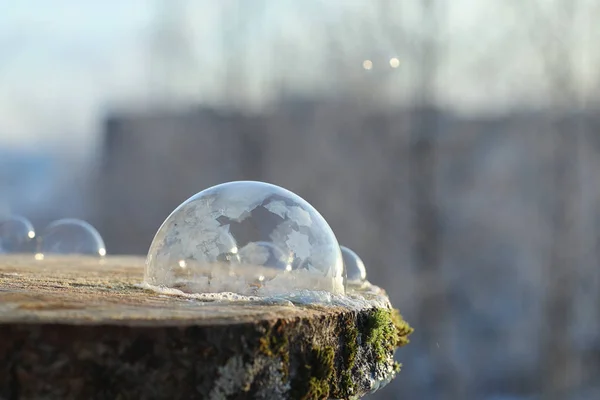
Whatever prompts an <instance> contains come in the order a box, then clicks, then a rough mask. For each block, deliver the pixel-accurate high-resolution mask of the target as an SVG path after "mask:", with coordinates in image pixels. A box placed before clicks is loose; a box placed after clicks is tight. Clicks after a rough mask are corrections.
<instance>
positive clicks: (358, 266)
mask: <svg viewBox="0 0 600 400" xmlns="http://www.w3.org/2000/svg"><path fill="white" fill-rule="evenodd" d="M340 249H341V250H342V259H343V260H344V268H345V270H346V279H347V281H348V283H349V284H362V283H363V282H364V281H366V280H367V269H366V268H365V263H364V262H363V260H361V258H360V257H359V256H358V254H356V253H355V252H354V251H352V250H350V249H349V248H348V247H345V246H340Z"/></svg>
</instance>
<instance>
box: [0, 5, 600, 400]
mask: <svg viewBox="0 0 600 400" xmlns="http://www.w3.org/2000/svg"><path fill="white" fill-rule="evenodd" d="M598 21H600V0H529V1H519V0H505V1H492V0H479V1H478V0H453V1H449V0H347V1H344V0H303V1H299V0H221V1H217V0H196V1H193V0H189V1H184V0H162V1H161V0H129V1H117V0H104V1H94V2H92V1H77V0H52V1H48V0H38V1H36V0H20V1H10V0H0V215H14V214H19V215H24V216H26V217H27V218H29V219H31V220H32V221H33V223H34V224H35V226H36V227H37V228H38V229H41V228H43V227H44V226H45V225H46V224H47V223H48V222H49V221H51V220H54V219H57V218H63V217H74V218H82V219H85V220H87V221H89V222H91V223H92V224H94V225H95V226H96V227H97V228H98V230H99V231H100V233H101V234H102V235H103V237H104V239H105V242H106V245H107V249H108V252H109V254H110V253H112V254H120V253H131V254H145V253H146V251H147V249H148V247H149V244H150V241H151V240H152V237H153V235H154V233H155V232H156V230H157V229H158V227H159V225H160V224H161V222H162V221H163V220H164V219H165V218H166V216H167V215H168V214H169V213H170V212H171V211H172V210H173V209H174V208H175V207H176V206H177V205H178V204H180V203H181V202H182V201H184V200H185V199H187V198H188V197H189V196H191V195H192V194H194V193H196V192H198V191H200V190H202V189H204V188H206V187H209V186H212V185H214V184H217V183H221V182H224V181H229V180H239V179H254V180H263V181H268V182H272V183H275V184H278V185H281V186H284V187H285V188H288V189H290V190H292V191H294V192H296V193H297V194H299V195H300V196H302V197H304V198H305V199H306V200H308V201H309V202H311V203H312V204H313V205H314V206H315V207H316V208H317V209H318V210H319V211H320V212H321V213H322V214H323V215H324V216H325V218H326V219H327V220H328V221H329V223H330V224H331V226H332V227H333V229H334V231H335V232H336V233H337V236H338V240H339V241H340V243H341V244H344V245H347V246H349V247H351V248H352V249H354V250H355V251H357V252H358V253H359V254H360V255H361V256H362V258H363V259H364V261H365V263H366V264H367V267H368V275H369V279H370V280H371V281H372V282H373V283H375V284H377V285H380V286H383V287H384V288H385V289H387V290H388V291H389V294H390V296H391V298H392V301H393V303H394V305H396V306H397V307H398V308H400V310H401V312H402V313H403V315H404V316H405V318H406V319H407V320H408V321H410V323H411V324H412V325H413V326H414V327H415V328H416V331H415V334H414V335H413V336H412V343H411V345H409V346H408V347H406V348H403V349H402V350H401V351H399V352H398V354H397V356H398V360H399V361H401V362H402V363H403V364H404V366H403V371H402V373H401V374H400V375H399V377H398V378H397V379H396V380H394V381H393V382H392V383H391V384H390V385H389V386H388V387H386V388H385V389H383V390H382V391H380V392H379V393H377V394H375V395H373V396H371V398H373V399H376V398H377V399H490V400H492V399H493V400H501V399H502V400H509V399H538V398H539V399H598V398H600V318H598V317H599V314H600V265H599V259H600V258H599V257H600V46H599V43H600V27H599V24H598Z"/></svg>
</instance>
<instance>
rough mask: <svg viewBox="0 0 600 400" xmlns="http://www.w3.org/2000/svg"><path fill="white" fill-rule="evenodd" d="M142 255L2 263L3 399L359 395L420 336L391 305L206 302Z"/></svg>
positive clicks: (6, 259)
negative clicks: (150, 271)
mask: <svg viewBox="0 0 600 400" xmlns="http://www.w3.org/2000/svg"><path fill="white" fill-rule="evenodd" d="M143 267H144V259H143V258H141V257H106V258H104V259H102V260H100V259H97V258H86V257H60V258H46V259H44V260H42V261H37V260H35V259H34V258H33V256H2V257H1V258H0V362H1V364H0V399H37V398H46V399H55V398H56V399H58V398H61V399H64V398H82V399H92V398H98V399H130V398H131V399H190V398H198V399H204V398H206V399H225V398H227V399H234V398H240V399H242V398H244V399H248V398H257V399H278V398H282V399H284V398H305V399H312V398H314V399H323V398H350V397H359V396H360V395H362V394H364V393H367V392H369V391H371V390H373V389H376V388H377V387H378V386H379V385H381V384H382V383H385V382H386V381H387V380H389V379H391V378H392V377H393V375H394V363H393V359H392V354H393V352H394V350H395V348H396V347H397V346H399V345H402V344H404V343H406V337H407V336H408V335H409V334H410V332H411V329H410V328H409V327H408V325H407V324H406V323H404V322H403V321H402V320H401V319H400V318H399V317H398V315H397V314H396V313H395V312H394V311H393V310H389V309H377V308H366V309H362V310H358V311H357V310H349V309H347V308H343V307H332V306H289V305H267V304H259V303H249V302H231V303H225V302H211V301H199V300H195V299H190V298H186V297H182V296H173V295H165V294H160V293H157V292H154V291H151V290H148V289H145V288H143V287H142V286H141V285H140V283H141V281H142V277H143Z"/></svg>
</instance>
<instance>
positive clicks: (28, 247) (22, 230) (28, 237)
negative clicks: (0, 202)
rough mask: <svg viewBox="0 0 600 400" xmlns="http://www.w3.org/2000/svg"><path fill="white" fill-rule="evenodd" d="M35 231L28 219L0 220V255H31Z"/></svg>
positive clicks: (7, 218) (12, 218)
mask: <svg viewBox="0 0 600 400" xmlns="http://www.w3.org/2000/svg"><path fill="white" fill-rule="evenodd" d="M34 238H35V230H34V229H33V225H32V224H31V222H29V220H28V219H26V218H23V217H19V216H11V217H6V218H0V254H8V253H31V252H33V250H34V247H35V246H34V240H33V239H34Z"/></svg>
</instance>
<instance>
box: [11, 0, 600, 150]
mask: <svg viewBox="0 0 600 400" xmlns="http://www.w3.org/2000/svg"><path fill="white" fill-rule="evenodd" d="M178 1H181V0H171V1H163V3H162V6H163V7H164V4H169V6H168V7H167V8H166V9H164V8H163V9H162V10H163V16H164V18H162V20H160V22H159V20H158V18H157V11H158V10H161V8H160V7H161V2H160V1H159V0H127V1H120V0H103V1H93V0H19V1H12V0H0V147H4V148H30V149H31V148H36V147H38V146H40V145H41V144H52V143H58V144H60V147H61V148H67V149H71V148H72V149H81V148H87V149H92V148H93V146H94V143H95V141H96V140H97V138H98V132H99V130H100V129H101V121H102V118H103V115H105V113H106V112H107V111H108V110H111V109H115V108H119V107H120V106H121V105H128V106H131V105H136V104H144V103H147V102H148V101H149V99H150V98H151V97H152V96H153V94H156V91H157V90H158V91H160V84H159V83H160V77H161V76H164V75H161V74H162V73H163V72H164V70H165V69H164V68H169V71H172V74H173V75H174V76H175V77H174V79H173V80H172V81H173V83H172V86H173V87H174V88H175V89H174V90H177V91H179V92H180V93H179V92H178V93H179V94H181V96H182V97H183V98H185V99H188V100H189V101H191V102H195V103H207V104H211V103H215V102H217V103H218V99H220V98H221V97H222V94H223V81H224V79H226V77H227V76H228V75H226V74H225V71H226V70H225V69H224V68H223V63H222V61H223V51H222V46H221V45H222V43H223V41H224V40H227V43H229V44H230V45H231V49H232V50H231V54H228V55H227V59H228V60H229V61H230V63H232V65H237V64H239V66H240V67H239V68H240V70H241V71H242V72H240V74H241V76H242V77H245V81H246V82H247V84H246V86H245V88H244V90H245V91H246V92H247V93H246V94H244V93H241V94H240V97H243V96H245V97H246V99H250V100H253V101H254V102H256V103H257V104H259V103H260V102H261V101H262V100H264V96H263V95H264V94H265V93H268V88H269V85H270V84H272V82H273V80H275V79H279V78H278V77H280V75H281V79H282V80H285V82H286V83H287V84H289V85H291V86H293V87H295V88H297V89H298V90H304V91H308V92H310V91H312V90H318V88H319V87H323V85H325V84H327V82H328V80H331V79H334V78H336V75H337V72H338V71H337V69H336V70H335V71H333V72H332V71H330V70H329V69H328V64H327V63H328V62H329V61H328V60H330V57H328V54H327V51H328V50H326V47H325V42H326V40H323V38H324V34H323V32H325V31H324V30H323V29H324V28H329V27H337V26H339V25H342V26H343V27H344V29H342V30H340V32H343V33H342V41H343V42H344V43H345V46H346V49H348V48H350V49H351V50H353V51H355V52H356V54H353V56H355V58H352V59H351V60H352V61H349V64H350V65H345V66H344V67H345V68H349V69H350V70H351V71H353V73H356V74H362V73H364V71H362V70H361V65H362V59H363V58H368V57H372V54H384V57H391V56H394V57H396V56H397V57H399V59H400V60H401V64H400V68H398V70H397V71H394V73H397V76H392V78H390V81H389V85H388V86H389V87H390V88H391V90H390V99H391V100H390V101H395V99H396V100H398V101H400V100H401V99H402V92H403V90H404V92H406V93H408V89H407V88H410V86H411V84H412V83H411V81H412V78H411V77H412V76H413V75H411V74H412V73H414V70H413V71H412V72H411V68H413V69H414V68H415V66H414V63H413V64H411V54H412V53H409V52H408V51H407V52H404V51H403V50H402V49H400V50H397V46H392V45H390V44H389V37H387V38H386V37H385V35H383V34H382V33H381V32H380V31H379V30H378V28H379V27H378V25H381V24H380V22H383V21H381V20H378V19H377V18H374V19H371V24H370V25H368V26H366V27H362V25H360V24H358V25H357V24H355V21H358V19H356V18H358V17H360V16H361V15H363V14H364V13H368V12H372V8H369V5H371V4H372V2H369V1H367V0H348V1H345V0H338V1H334V0H331V1H328V2H325V1H323V0H306V1H305V2H298V1H293V0H280V1H274V0H251V1H250V0H248V2H246V3H245V4H249V5H250V6H248V7H246V9H244V10H243V11H242V13H240V14H236V13H234V12H230V13H229V14H226V15H227V18H225V19H223V18H221V17H220V14H219V8H218V7H219V6H218V5H221V6H223V7H227V5H228V4H229V3H232V2H233V1H234V0H223V1H222V2H217V1H212V0H198V1H193V2H190V5H188V6H187V8H186V10H185V12H183V13H182V14H181V16H180V17H181V18H182V20H183V21H184V22H185V24H186V27H187V28H186V29H182V31H183V32H187V37H188V41H187V42H182V44H181V46H180V50H179V53H180V54H183V53H186V52H187V53H190V54H193V55H192V56H190V57H189V58H188V61H189V62H188V63H186V64H185V65H183V66H178V64H176V63H175V64H170V66H169V64H165V65H163V64H161V63H160V62H157V61H156V60H157V58H156V57H157V55H158V54H163V53H160V51H163V52H164V51H165V49H167V50H168V51H175V53H170V54H177V51H178V50H177V48H174V46H172V45H169V46H166V47H165V46H162V47H160V49H162V50H157V43H158V41H157V37H158V36H157V32H158V31H159V27H160V26H161V25H160V23H163V24H167V23H168V21H169V19H168V13H169V12H170V11H172V10H174V9H176V8H175V6H176V3H177V2H178ZM373 1H374V0H373ZM553 1H559V0H547V1H546V2H547V3H548V4H550V3H551V2H553ZM573 1H582V2H588V3H593V2H594V0H573ZM598 3H600V2H598ZM404 4H406V3H404ZM451 4H452V6H451V7H449V8H447V9H446V13H445V15H446V17H447V20H446V25H445V28H444V29H445V31H444V35H443V39H442V40H443V41H444V42H443V46H444V52H445V53H444V58H443V63H442V64H443V65H442V66H441V68H440V76H439V79H438V85H439V90H440V92H441V95H440V99H441V102H442V103H444V105H450V107H455V108H456V109H457V110H461V111H465V110H466V111H480V110H490V109H492V110H493V109H499V108H510V106H511V104H516V103H518V101H517V100H519V99H526V100H527V101H532V102H536V101H542V100H543V97H544V91H543V89H544V83H543V82H542V80H541V79H540V69H539V66H538V65H537V64H536V63H535V62H533V56H532V54H533V52H534V51H535V50H536V49H535V48H532V47H531V46H530V45H528V44H526V43H522V42H523V41H522V40H517V39H516V38H515V39H512V38H511V35H517V34H518V33H519V32H517V31H518V29H517V28H515V26H516V25H515V20H514V15H513V14H511V12H512V11H511V10H510V9H509V7H503V6H498V5H497V4H498V3H496V2H494V1H491V0H490V1H476V0H456V1H453V2H452V3H451ZM399 20H400V21H402V22H403V24H404V25H405V26H407V27H409V28H408V29H409V30H411V33H410V34H411V35H415V34H416V33H415V32H417V33H418V31H419V26H420V25H419V24H420V21H421V19H420V18H419V14H418V12H416V10H415V9H414V8H413V9H411V8H410V7H409V8H406V9H403V10H402V15H401V16H400V17H399ZM373 21H374V22H373ZM229 24H231V25H236V24H239V25H236V26H238V29H237V31H234V32H235V33H234V34H232V35H231V37H230V38H229V39H224V36H223V31H224V29H225V30H226V29H228V28H227V26H229ZM223 27H225V28H223ZM513 31H515V33H514V34H513V33H512V32H513ZM521 33H522V32H521ZM542 34H543V33H542ZM582 35H583V33H582ZM588 36H589V35H588ZM582 37H583V36H582ZM237 38H241V40H240V41H238V40H237ZM596 39H600V38H598V37H587V36H586V37H585V40H581V41H578V44H579V45H580V46H585V45H586V43H588V42H590V43H592V42H593V41H594V40H596ZM411 40H412V39H410V38H409V40H408V42H409V43H408V44H409V45H410V42H411ZM359 42H360V45H359V44H358V43H359ZM236 43H237V44H236ZM582 43H583V44H582ZM596 43H597V42H596ZM371 44H372V45H373V46H372V47H373V48H377V49H378V51H379V52H378V53H372V52H366V51H364V53H365V54H366V55H365V56H364V57H363V55H362V53H363V51H362V50H356V49H359V48H360V49H362V48H368V47H369V46H370V45H371ZM236 46H237V47H236ZM382 49H383V50H382ZM490 49H494V50H493V51H492V53H494V52H495V54H493V57H490ZM582 51H584V50H582ZM382 52H383V53H382ZM367 53H368V54H367ZM175 58H177V57H169V59H175ZM177 59H178V58H177ZM182 59H185V57H183V58H182ZM588 61H589V60H588ZM382 63H383V64H385V63H384V62H383V61H382V62H379V64H376V65H375V66H376V67H379V66H380V65H381V64H382ZM588 65H597V64H594V63H593V62H591V61H589V62H588ZM178 68H180V69H178ZM336 68H337V67H336ZM275 69H276V71H275ZM595 70H596V68H588V69H587V70H585V71H588V72H585V71H583V72H581V74H580V75H581V76H583V77H584V78H582V79H584V80H585V79H587V80H589V81H590V82H592V81H593V82H596V81H597V75H596V76H594V75H593V74H596V72H594V71H595ZM590 71H592V72H590ZM275 72H277V73H275ZM586 74H588V75H590V76H589V77H586V76H587V75H586ZM157 77H159V79H158V80H157ZM238 78H239V77H238ZM595 80H596V81H595ZM157 82H159V83H157ZM523 82H526V83H527V84H526V85H523V84H522V83H523ZM586 82H587V81H586ZM163 83H164V82H163ZM396 88H401V89H403V90H396ZM394 96H396V97H394ZM65 143H67V144H69V146H66V147H65V146H64V144H65ZM74 151H75V150H74Z"/></svg>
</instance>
